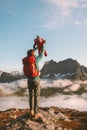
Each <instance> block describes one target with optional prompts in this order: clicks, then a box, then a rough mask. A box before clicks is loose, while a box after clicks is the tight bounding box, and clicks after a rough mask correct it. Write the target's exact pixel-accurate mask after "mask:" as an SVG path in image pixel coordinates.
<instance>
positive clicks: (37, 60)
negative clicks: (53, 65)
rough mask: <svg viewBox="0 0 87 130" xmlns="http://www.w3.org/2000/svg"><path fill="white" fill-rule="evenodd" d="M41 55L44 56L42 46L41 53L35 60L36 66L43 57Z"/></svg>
mask: <svg viewBox="0 0 87 130" xmlns="http://www.w3.org/2000/svg"><path fill="white" fill-rule="evenodd" d="M43 55H44V45H43V46H42V48H41V53H40V54H39V55H38V56H37V58H36V62H37V64H38V63H39V62H40V60H41V59H42V57H43Z"/></svg>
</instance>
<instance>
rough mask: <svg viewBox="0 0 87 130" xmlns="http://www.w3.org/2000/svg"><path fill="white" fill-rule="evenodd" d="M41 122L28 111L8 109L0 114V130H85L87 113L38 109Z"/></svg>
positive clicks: (72, 110)
mask: <svg viewBox="0 0 87 130" xmlns="http://www.w3.org/2000/svg"><path fill="white" fill-rule="evenodd" d="M39 113H40V114H42V120H41V121H35V120H34V119H33V118H31V117H30V115H29V109H15V108H14V109H9V110H7V111H1V112H0V130H86V129H87V112H86V111H83V112H81V111H78V110H74V109H67V108H58V107H50V108H48V107H44V108H39Z"/></svg>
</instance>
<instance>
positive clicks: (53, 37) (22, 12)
mask: <svg viewBox="0 0 87 130" xmlns="http://www.w3.org/2000/svg"><path fill="white" fill-rule="evenodd" d="M37 35H39V36H41V37H42V38H44V39H45V40H46V45H45V49H46V50H47V53H48V56H47V57H45V56H44V57H43V59H42V61H41V63H40V68H41V67H42V66H43V65H44V63H45V62H46V61H49V60H51V59H53V60H54V61H56V62H59V61H62V60H65V59H67V58H72V59H75V60H77V61H78V62H79V63H80V64H81V65H84V66H86V67H87V58H86V55H87V0H0V70H2V71H5V72H11V71H20V72H21V71H22V68H23V66H22V58H23V57H25V56H26V52H27V50H29V49H31V48H32V47H33V44H34V39H35V38H36V36H37Z"/></svg>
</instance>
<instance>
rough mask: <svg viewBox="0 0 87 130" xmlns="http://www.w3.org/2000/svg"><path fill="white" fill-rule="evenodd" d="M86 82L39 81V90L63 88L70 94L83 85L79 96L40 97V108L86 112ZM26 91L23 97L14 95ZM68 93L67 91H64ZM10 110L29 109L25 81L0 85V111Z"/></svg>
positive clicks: (59, 94)
mask: <svg viewBox="0 0 87 130" xmlns="http://www.w3.org/2000/svg"><path fill="white" fill-rule="evenodd" d="M86 84H87V81H84V82H82V81H74V82H72V81H70V80H67V79H65V80H62V79H59V80H46V79H43V80H41V89H44V88H45V89H46V88H49V87H54V88H63V89H64V88H65V87H66V86H68V87H69V90H70V91H72V92H75V91H77V90H78V89H79V88H80V87H82V85H85V87H84V88H85V92H84V93H83V94H81V95H78V94H73V95H64V94H63V93H55V95H52V96H50V97H49V98H46V97H45V96H43V97H40V106H42V107H49V106H57V107H63V108H72V109H77V110H80V111H86V110H87V85H86ZM21 89H22V90H26V91H25V94H24V95H23V96H17V95H15V92H17V91H19V90H21ZM64 91H68V89H64ZM10 108H29V95H28V89H27V80H26V79H22V80H17V81H14V82H11V83H0V111H4V110H7V109H10Z"/></svg>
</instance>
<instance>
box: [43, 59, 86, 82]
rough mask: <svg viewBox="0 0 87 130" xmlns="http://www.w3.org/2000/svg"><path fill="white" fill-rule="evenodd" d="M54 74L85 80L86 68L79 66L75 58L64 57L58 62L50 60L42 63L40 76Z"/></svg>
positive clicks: (52, 75) (53, 75) (51, 75)
mask: <svg viewBox="0 0 87 130" xmlns="http://www.w3.org/2000/svg"><path fill="white" fill-rule="evenodd" d="M55 74H60V75H65V77H64V76H63V78H67V79H75V80H86V79H87V68H86V67H84V66H81V65H80V64H79V63H78V62H77V61H76V60H73V59H70V58H69V59H66V60H63V61H59V62H58V63H57V62H55V61H53V60H51V61H48V62H46V63H45V64H44V66H43V67H42V69H41V77H45V76H48V77H50V78H51V77H55Z"/></svg>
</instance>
